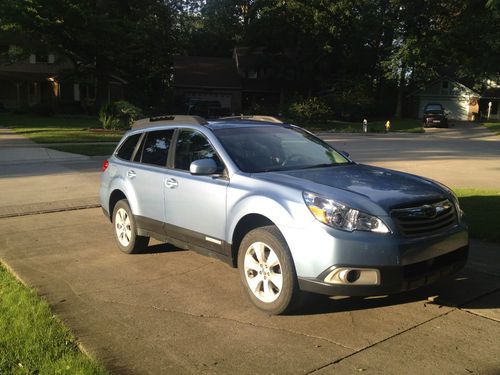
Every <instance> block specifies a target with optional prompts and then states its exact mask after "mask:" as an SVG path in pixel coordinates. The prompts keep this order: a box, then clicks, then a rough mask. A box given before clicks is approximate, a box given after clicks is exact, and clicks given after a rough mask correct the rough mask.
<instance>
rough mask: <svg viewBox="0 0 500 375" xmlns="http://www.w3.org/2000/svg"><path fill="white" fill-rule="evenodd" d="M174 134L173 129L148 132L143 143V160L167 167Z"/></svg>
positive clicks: (146, 162) (143, 161)
mask: <svg viewBox="0 0 500 375" xmlns="http://www.w3.org/2000/svg"><path fill="white" fill-rule="evenodd" d="M173 134H174V130H173V129H170V130H157V131H152V132H149V133H147V134H146V139H145V141H144V144H143V145H142V158H141V162H142V163H145V164H153V165H160V166H162V167H165V166H166V165H167V157H168V150H169V148H170V141H171V140H172V135H173Z"/></svg>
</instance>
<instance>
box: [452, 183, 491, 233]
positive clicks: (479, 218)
mask: <svg viewBox="0 0 500 375" xmlns="http://www.w3.org/2000/svg"><path fill="white" fill-rule="evenodd" d="M454 191H455V193H456V194H457V196H458V198H459V200H460V206H461V208H462V210H464V212H465V218H466V221H467V223H468V224H469V234H470V236H471V237H472V238H478V239H481V240H487V241H493V242H500V223H499V221H498V216H499V214H500V191H499V190H476V189H454Z"/></svg>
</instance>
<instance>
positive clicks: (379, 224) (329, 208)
mask: <svg viewBox="0 0 500 375" xmlns="http://www.w3.org/2000/svg"><path fill="white" fill-rule="evenodd" d="M302 195H303V196H304V201H305V202H306V205H307V207H308V208H309V210H310V211H311V213H312V214H313V215H314V217H315V218H316V219H318V220H319V221H321V222H322V223H324V224H326V225H329V226H331V227H333V228H336V229H341V230H346V231H350V232H352V231H354V230H363V231H368V232H377V233H389V232H390V231H389V228H387V226H386V225H385V224H384V222H383V221H382V220H380V219H379V218H378V217H376V216H372V215H368V214H366V213H364V212H361V211H358V210H356V209H354V208H350V207H348V206H346V205H345V204H342V203H340V202H337V201H335V200H333V199H328V198H324V197H320V196H318V195H316V194H313V193H308V192H303V193H302Z"/></svg>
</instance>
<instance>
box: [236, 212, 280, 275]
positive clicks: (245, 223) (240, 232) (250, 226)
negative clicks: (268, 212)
mask: <svg viewBox="0 0 500 375" xmlns="http://www.w3.org/2000/svg"><path fill="white" fill-rule="evenodd" d="M268 225H274V226H276V224H275V223H274V222H273V221H272V220H271V219H269V218H268V217H266V216H264V215H261V214H257V213H250V214H247V215H245V216H243V217H242V218H240V220H239V221H238V224H236V227H235V228H234V231H233V235H232V241H231V260H232V265H233V267H235V268H236V267H237V266H238V251H239V248H240V244H241V241H242V240H243V238H244V237H245V236H246V234H247V233H248V232H250V231H251V230H254V229H256V228H260V227H265V226H268Z"/></svg>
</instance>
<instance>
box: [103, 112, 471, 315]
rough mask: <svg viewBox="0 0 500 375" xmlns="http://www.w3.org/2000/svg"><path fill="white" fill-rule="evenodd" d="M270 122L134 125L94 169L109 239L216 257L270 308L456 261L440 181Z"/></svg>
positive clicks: (405, 278)
mask: <svg viewBox="0 0 500 375" xmlns="http://www.w3.org/2000/svg"><path fill="white" fill-rule="evenodd" d="M269 120H271V121H255V120H251V119H244V118H237V119H221V120H218V121H212V122H206V121H204V120H202V119H200V118H195V117H185V116H184V117H183V116H171V117H160V118H151V119H145V120H141V121H139V122H138V123H136V125H135V126H134V127H133V129H132V130H131V131H129V132H128V133H127V134H125V136H124V137H123V139H122V141H121V142H120V144H119V145H118V147H117V148H116V150H115V152H114V153H113V155H112V156H111V157H110V158H109V159H108V160H107V161H105V163H104V165H103V174H102V177H101V187H100V199H101V204H102V208H103V210H104V212H105V214H106V216H107V217H108V218H109V219H110V220H111V221H112V223H113V227H114V234H115V237H116V242H117V245H118V247H119V248H120V249H121V250H122V251H124V252H126V253H133V252H139V251H141V250H143V249H144V248H145V247H146V246H147V245H148V242H149V239H150V237H153V238H156V239H158V240H160V241H165V242H169V243H172V244H173V245H175V246H178V247H180V248H183V249H188V248H189V249H192V250H195V251H197V252H200V253H202V254H205V255H210V256H215V257H217V258H220V259H222V260H224V261H225V262H227V263H228V264H230V265H231V266H233V267H237V268H238V269H239V272H240V275H241V280H242V282H243V285H244V286H245V289H246V290H247V292H248V293H247V294H248V296H249V298H250V300H251V301H252V302H253V303H254V304H255V305H256V306H257V307H259V308H260V309H262V310H264V311H266V312H268V313H271V314H281V313H286V312H289V311H292V310H293V309H296V308H297V306H298V305H299V301H301V300H302V298H301V296H302V294H304V293H306V292H313V293H320V294H326V295H341V296H373V295H385V294H389V293H397V292H402V291H406V290H411V289H414V288H417V287H420V286H423V285H427V284H430V283H432V282H435V281H437V280H439V279H441V278H443V277H445V276H448V275H451V274H453V273H455V272H456V271H458V270H459V269H461V268H462V267H463V266H464V264H465V262H466V259H467V255H468V245H469V240H468V233H467V226H466V224H465V221H464V215H463V212H462V210H461V209H460V206H459V203H458V200H457V198H456V196H455V195H454V194H453V193H452V192H451V191H450V190H449V189H448V188H447V187H445V186H444V185H442V184H440V183H437V182H435V181H431V180H429V179H425V178H422V177H418V176H414V175H410V174H406V173H402V172H397V171H392V170H388V169H383V168H376V167H371V166H367V165H361V164H357V163H355V162H353V161H352V160H350V159H349V157H348V155H347V154H346V153H344V152H339V151H337V150H335V149H334V148H332V147H331V146H330V145H328V144H326V143H325V142H323V141H322V140H320V139H318V138H317V137H315V136H314V135H312V134H311V133H309V132H307V131H305V130H303V129H301V128H299V127H297V126H294V125H288V124H283V123H278V122H274V121H272V119H269ZM200 277H202V276H200Z"/></svg>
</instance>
